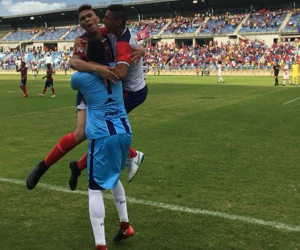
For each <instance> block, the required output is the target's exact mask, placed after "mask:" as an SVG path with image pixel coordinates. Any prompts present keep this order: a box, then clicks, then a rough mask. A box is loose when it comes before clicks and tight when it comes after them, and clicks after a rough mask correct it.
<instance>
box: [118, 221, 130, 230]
mask: <svg viewBox="0 0 300 250" xmlns="http://www.w3.org/2000/svg"><path fill="white" fill-rule="evenodd" d="M120 228H121V229H122V230H124V231H125V230H127V229H128V228H129V222H125V221H121V222H120Z"/></svg>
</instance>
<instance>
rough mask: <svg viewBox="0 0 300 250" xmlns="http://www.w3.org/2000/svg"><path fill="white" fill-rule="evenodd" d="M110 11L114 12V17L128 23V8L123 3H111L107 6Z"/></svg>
mask: <svg viewBox="0 0 300 250" xmlns="http://www.w3.org/2000/svg"><path fill="white" fill-rule="evenodd" d="M106 10H108V11H111V12H113V13H114V14H113V15H114V18H115V19H119V20H121V21H122V22H123V24H124V25H126V22H127V10H126V9H125V7H124V5H123V4H111V5H109V6H108V7H107V9H106Z"/></svg>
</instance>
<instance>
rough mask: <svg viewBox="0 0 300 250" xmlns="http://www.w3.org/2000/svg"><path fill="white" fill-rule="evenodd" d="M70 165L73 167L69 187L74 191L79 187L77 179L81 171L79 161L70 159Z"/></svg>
mask: <svg viewBox="0 0 300 250" xmlns="http://www.w3.org/2000/svg"><path fill="white" fill-rule="evenodd" d="M69 166H70V169H71V176H70V180H69V187H70V189H71V190H72V191H74V190H75V189H76V187H77V180H78V177H79V175H80V174H81V171H80V170H79V169H78V164H77V161H70V162H69Z"/></svg>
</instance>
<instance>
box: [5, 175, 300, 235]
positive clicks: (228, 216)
mask: <svg viewBox="0 0 300 250" xmlns="http://www.w3.org/2000/svg"><path fill="white" fill-rule="evenodd" d="M0 182H7V183H14V184H19V185H24V187H25V182H24V181H20V180H15V179H6V178H1V177H0ZM38 188H44V189H48V190H54V191H59V192H65V193H73V194H83V195H88V192H87V191H80V190H77V191H71V190H69V189H66V188H63V187H59V186H53V185H48V184H42V183H39V184H38ZM104 198H105V199H112V197H111V195H108V194H104ZM126 198H127V201H128V202H131V203H136V204H141V205H146V206H152V207H159V208H163V209H168V210H172V211H176V212H184V213H191V214H202V215H209V216H214V217H220V218H223V219H228V220H236V221H242V222H246V223H250V224H256V225H262V226H269V227H273V228H276V229H283V230H288V231H294V232H300V226H297V225H289V224H285V223H280V222H277V221H266V220H261V219H255V218H251V217H246V216H239V215H231V214H226V213H222V212H216V211H209V210H204V209H199V208H189V207H181V206H176V205H171V204H165V203H162V202H155V201H148V200H140V199H135V198H130V197H126Z"/></svg>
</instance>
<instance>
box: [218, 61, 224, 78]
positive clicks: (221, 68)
mask: <svg viewBox="0 0 300 250" xmlns="http://www.w3.org/2000/svg"><path fill="white" fill-rule="evenodd" d="M217 68H218V76H219V79H218V83H219V82H224V79H223V77H222V71H223V66H222V62H221V61H218V65H217Z"/></svg>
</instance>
